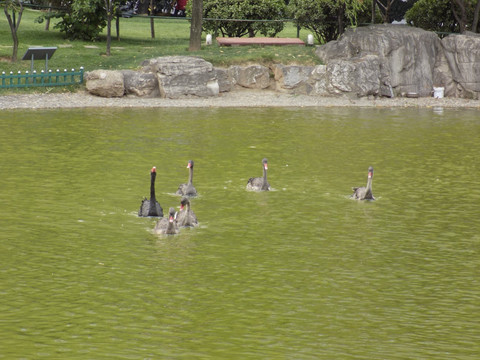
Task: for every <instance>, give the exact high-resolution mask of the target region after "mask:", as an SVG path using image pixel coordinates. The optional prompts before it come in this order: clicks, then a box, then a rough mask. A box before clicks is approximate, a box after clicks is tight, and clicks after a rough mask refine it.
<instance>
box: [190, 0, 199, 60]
mask: <svg viewBox="0 0 480 360" xmlns="http://www.w3.org/2000/svg"><path fill="white" fill-rule="evenodd" d="M192 6H193V8H192V22H191V24H190V46H189V48H188V50H189V51H197V50H200V49H201V47H202V20H203V0H193V5H192Z"/></svg>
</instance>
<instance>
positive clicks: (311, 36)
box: [307, 34, 313, 46]
mask: <svg viewBox="0 0 480 360" xmlns="http://www.w3.org/2000/svg"><path fill="white" fill-rule="evenodd" d="M307 45H310V46H312V45H313V35H312V34H308V36H307Z"/></svg>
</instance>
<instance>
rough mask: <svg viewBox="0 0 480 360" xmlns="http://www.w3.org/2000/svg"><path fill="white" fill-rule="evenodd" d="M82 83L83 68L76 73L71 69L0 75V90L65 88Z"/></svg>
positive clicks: (3, 73)
mask: <svg viewBox="0 0 480 360" xmlns="http://www.w3.org/2000/svg"><path fill="white" fill-rule="evenodd" d="M82 83H83V67H81V68H80V70H78V71H76V70H75V69H72V70H71V71H68V70H67V69H65V70H64V71H60V70H58V69H57V71H52V70H48V72H45V71H44V70H42V71H41V72H40V73H37V72H36V71H35V70H34V71H32V72H31V73H29V72H28V71H25V73H23V74H22V73H21V72H20V71H19V72H18V73H17V74H14V73H13V72H12V71H10V74H6V73H5V72H2V74H0V88H21V87H30V86H66V85H74V84H82Z"/></svg>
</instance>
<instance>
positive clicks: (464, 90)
mask: <svg viewBox="0 0 480 360" xmlns="http://www.w3.org/2000/svg"><path fill="white" fill-rule="evenodd" d="M442 45H443V48H444V52H445V62H442V63H441V64H440V66H439V71H438V76H437V78H438V82H439V83H440V84H439V85H443V86H445V94H446V95H447V96H455V97H465V98H474V99H478V98H479V94H480V35H479V34H475V33H471V32H467V33H465V34H462V35H460V34H456V35H449V36H447V37H445V38H444V39H443V40H442ZM445 69H448V70H449V71H445Z"/></svg>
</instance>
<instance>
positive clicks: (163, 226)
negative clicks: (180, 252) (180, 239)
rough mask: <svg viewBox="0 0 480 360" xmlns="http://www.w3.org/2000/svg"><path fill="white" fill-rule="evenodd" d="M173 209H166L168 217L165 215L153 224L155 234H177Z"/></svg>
mask: <svg viewBox="0 0 480 360" xmlns="http://www.w3.org/2000/svg"><path fill="white" fill-rule="evenodd" d="M175 215H176V213H175V209H174V208H173V207H171V208H170V209H169V210H168V219H167V218H166V217H164V218H162V219H160V220H158V221H157V223H156V224H155V229H154V230H153V232H154V233H155V234H165V235H173V234H178V233H179V229H178V225H177V221H176V219H175Z"/></svg>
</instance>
